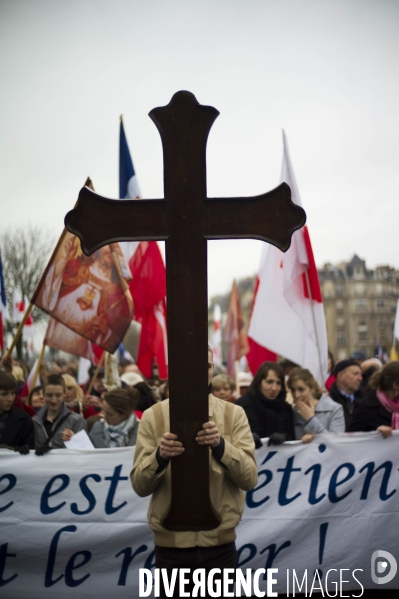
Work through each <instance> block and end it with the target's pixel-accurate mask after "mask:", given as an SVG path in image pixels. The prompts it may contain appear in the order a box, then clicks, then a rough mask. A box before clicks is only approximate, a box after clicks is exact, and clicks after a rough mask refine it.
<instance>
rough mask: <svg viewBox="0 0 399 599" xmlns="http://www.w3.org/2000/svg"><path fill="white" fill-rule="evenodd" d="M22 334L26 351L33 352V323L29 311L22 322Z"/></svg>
mask: <svg viewBox="0 0 399 599" xmlns="http://www.w3.org/2000/svg"><path fill="white" fill-rule="evenodd" d="M23 336H24V339H25V341H26V342H27V347H28V352H29V353H30V354H32V353H33V339H34V336H35V326H34V323H33V316H32V312H30V314H29V316H28V318H27V319H26V321H25V324H24V330H23Z"/></svg>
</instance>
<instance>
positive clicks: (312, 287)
mask: <svg viewBox="0 0 399 599" xmlns="http://www.w3.org/2000/svg"><path fill="white" fill-rule="evenodd" d="M283 142H284V155H283V168H282V174H281V181H282V182H285V183H288V185H289V186H290V188H291V194H292V201H293V202H294V203H295V204H298V205H299V206H302V203H301V200H300V197H299V192H298V187H297V184H296V181H295V176H294V172H293V169H292V164H291V160H290V156H289V152H288V144H287V139H286V136H285V133H284V132H283ZM258 278H259V286H258V289H257V294H256V297H255V299H254V305H253V310H252V317H251V322H250V326H249V331H248V336H249V337H250V338H251V339H253V340H254V341H255V342H256V343H257V344H258V345H260V346H261V347H263V348H267V349H268V350H270V351H272V352H275V353H276V354H280V355H282V356H284V357H285V358H287V359H289V360H291V361H292V362H295V363H296V364H298V365H299V366H301V367H303V368H308V369H309V370H310V371H311V372H312V374H313V375H314V376H315V378H316V379H317V381H318V382H319V384H321V385H324V381H325V379H326V376H327V352H328V346H327V331H326V323H325V317H324V310H323V302H322V297H321V290H320V284H319V278H318V274H317V269H316V265H315V262H314V257H313V251H312V246H311V243H310V237H309V233H308V230H307V227H306V226H304V227H302V229H300V230H299V231H296V232H295V233H294V234H293V236H292V243H291V247H290V248H289V249H288V250H287V252H285V253H283V252H282V251H281V250H279V249H278V248H276V247H275V246H272V245H269V244H264V247H263V252H262V258H261V265H260V270H259V275H258ZM249 361H250V360H249V359H248V362H249Z"/></svg>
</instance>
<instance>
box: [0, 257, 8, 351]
mask: <svg viewBox="0 0 399 599" xmlns="http://www.w3.org/2000/svg"><path fill="white" fill-rule="evenodd" d="M6 304H7V302H6V288H5V286H4V277H3V263H2V261H1V252H0V349H1V351H4V326H5V324H4V323H5V318H6V316H5V314H6Z"/></svg>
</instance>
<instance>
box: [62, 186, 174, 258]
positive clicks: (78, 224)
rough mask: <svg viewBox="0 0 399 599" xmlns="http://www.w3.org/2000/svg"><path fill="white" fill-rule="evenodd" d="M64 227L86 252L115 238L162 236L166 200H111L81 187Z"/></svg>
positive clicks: (165, 236)
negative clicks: (75, 236)
mask: <svg viewBox="0 0 399 599" xmlns="http://www.w3.org/2000/svg"><path fill="white" fill-rule="evenodd" d="M65 226H66V228H67V229H68V231H70V232H71V233H73V234H74V235H77V236H78V237H79V239H80V241H81V245H82V250H83V251H84V253H85V254H87V255H90V254H92V253H93V252H95V251H96V250H98V249H99V248H100V247H102V246H103V245H105V244H108V243H114V242H117V241H144V240H149V239H151V240H152V239H153V240H157V239H166V238H167V237H168V233H167V226H166V201H165V200H111V199H110V198H104V197H102V196H100V195H98V194H96V193H94V192H93V191H91V190H90V189H88V188H87V187H83V188H82V189H81V190H80V193H79V198H78V202H77V204H76V207H75V208H74V209H73V210H71V211H70V212H68V214H67V215H66V216H65Z"/></svg>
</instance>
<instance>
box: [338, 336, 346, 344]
mask: <svg viewBox="0 0 399 599" xmlns="http://www.w3.org/2000/svg"><path fill="white" fill-rule="evenodd" d="M338 345H345V333H338Z"/></svg>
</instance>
